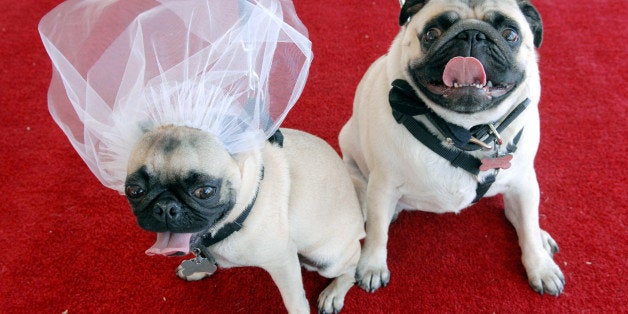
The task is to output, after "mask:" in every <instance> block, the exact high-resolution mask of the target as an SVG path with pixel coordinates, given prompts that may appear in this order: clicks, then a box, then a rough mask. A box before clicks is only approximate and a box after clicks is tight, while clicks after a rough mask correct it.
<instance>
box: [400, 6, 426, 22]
mask: <svg viewBox="0 0 628 314" xmlns="http://www.w3.org/2000/svg"><path fill="white" fill-rule="evenodd" d="M427 1H428V0H399V3H400V4H401V13H399V25H401V26H403V25H404V24H406V22H408V19H410V17H412V16H413V15H414V14H416V13H417V12H419V10H421V8H422V7H423V6H424V5H425V4H426V3H427Z"/></svg>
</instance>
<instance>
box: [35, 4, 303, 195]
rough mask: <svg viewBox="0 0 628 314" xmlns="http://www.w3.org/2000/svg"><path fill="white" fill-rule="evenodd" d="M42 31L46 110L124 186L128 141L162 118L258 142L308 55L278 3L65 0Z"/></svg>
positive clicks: (98, 169)
mask: <svg viewBox="0 0 628 314" xmlns="http://www.w3.org/2000/svg"><path fill="white" fill-rule="evenodd" d="M39 31H40V34H41V37H42V40H43V43H44V46H45V48H46V50H47V52H48V54H49V55H50V58H51V60H52V64H53V77H52V81H51V83H50V89H49V92H48V105H49V110H50V113H51V114H52V116H53V118H54V120H55V121H56V122H57V124H58V125H59V126H60V127H61V129H62V130H63V132H64V133H65V134H66V135H67V137H68V138H69V140H70V142H71V143H72V145H73V147H74V148H75V149H76V151H77V152H78V153H79V154H80V156H81V157H82V158H83V160H84V161H85V162H86V163H87V165H88V166H89V168H90V169H91V171H92V172H93V173H94V174H95V175H96V177H98V179H99V180H100V181H101V182H102V183H103V184H104V185H105V186H107V187H109V188H112V189H115V190H118V191H119V192H122V190H123V185H124V180H125V177H126V164H127V161H128V159H129V155H130V152H131V150H132V148H133V146H134V145H135V144H136V143H137V141H138V140H139V138H140V137H141V135H142V134H143V133H144V132H146V131H148V130H151V129H153V128H155V127H158V126H160V125H166V124H174V125H181V126H189V127H193V128H198V129H201V130H204V131H207V132H210V133H212V134H214V135H215V136H216V137H218V138H219V139H220V140H221V142H222V143H223V144H224V145H225V147H226V148H227V150H228V151H229V152H231V153H239V152H243V151H247V150H251V149H255V148H258V147H260V146H261V145H263V143H264V141H265V140H266V139H267V138H268V137H269V136H271V135H272V134H273V133H274V132H275V131H276V130H277V128H279V125H280V124H281V122H282V121H283V119H284V118H285V116H286V114H287V113H288V111H289V110H290V108H292V106H293V105H294V103H295V102H296V100H297V99H298V97H299V95H300V94H301V91H302V90H303V87H304V85H305V81H306V78H307V75H308V69H309V66H310V63H311V60H312V52H311V43H310V41H309V39H308V37H307V30H306V28H305V27H304V26H303V24H302V23H301V21H300V20H299V19H298V17H297V15H296V13H295V11H294V7H293V5H292V3H291V2H290V1H285V0H70V1H66V2H64V3H62V4H60V5H59V6H58V7H56V8H55V9H53V10H52V11H51V12H50V13H48V14H47V15H46V16H44V17H43V19H42V20H41V22H40V24H39Z"/></svg>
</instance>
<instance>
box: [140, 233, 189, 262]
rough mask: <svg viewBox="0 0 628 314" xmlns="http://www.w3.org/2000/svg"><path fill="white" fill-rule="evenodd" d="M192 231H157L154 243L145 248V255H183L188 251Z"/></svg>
mask: <svg viewBox="0 0 628 314" xmlns="http://www.w3.org/2000/svg"><path fill="white" fill-rule="evenodd" d="M192 235H193V234H192V233H174V232H170V231H166V232H157V240H156V241H155V244H153V246H151V247H150V248H149V249H148V250H146V252H145V253H146V255H149V256H154V255H162V256H183V255H186V254H188V253H189V252H190V239H191V238H192Z"/></svg>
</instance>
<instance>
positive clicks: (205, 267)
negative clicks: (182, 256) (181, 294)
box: [177, 256, 218, 281]
mask: <svg viewBox="0 0 628 314" xmlns="http://www.w3.org/2000/svg"><path fill="white" fill-rule="evenodd" d="M217 268H218V267H217V266H216V264H214V263H212V262H210V261H209V260H208V259H207V258H204V257H201V256H197V257H195V258H193V259H189V260H185V261H183V262H181V265H179V267H177V276H179V278H181V279H183V280H187V281H196V280H201V279H203V278H206V277H209V276H211V275H212V274H213V273H214V272H216V269H217Z"/></svg>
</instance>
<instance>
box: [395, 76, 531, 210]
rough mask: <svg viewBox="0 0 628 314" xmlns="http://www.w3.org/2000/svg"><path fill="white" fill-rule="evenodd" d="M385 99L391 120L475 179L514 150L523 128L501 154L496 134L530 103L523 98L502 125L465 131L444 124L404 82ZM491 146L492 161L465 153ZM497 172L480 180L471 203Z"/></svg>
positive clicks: (478, 196)
mask: <svg viewBox="0 0 628 314" xmlns="http://www.w3.org/2000/svg"><path fill="white" fill-rule="evenodd" d="M388 100H389V102H390V106H391V107H392V114H393V117H394V118H395V120H396V121H397V122H398V123H400V124H402V125H404V126H405V127H406V129H407V130H408V131H409V132H410V134H412V136H414V137H415V138H416V139H417V140H419V141H420V142H421V143H423V145H425V146H426V147H428V148H429V149H431V150H432V151H433V152H434V153H436V154H438V155H439V156H441V157H443V158H445V159H446V160H448V161H449V162H450V163H451V165H452V166H454V167H456V168H461V169H463V170H465V171H467V172H468V173H470V174H471V175H473V176H477V175H478V174H479V173H480V171H484V170H485V168H486V167H491V165H490V161H491V160H496V159H499V158H504V157H505V156H507V155H510V154H512V153H514V152H515V151H516V150H517V143H518V142H519V140H520V139H521V134H522V133H523V128H522V129H521V130H519V132H518V133H517V135H516V136H515V137H514V138H513V139H512V142H511V143H508V144H507V146H506V154H503V155H501V154H500V152H499V146H500V145H501V144H502V139H501V137H500V135H499V134H500V133H502V131H503V130H505V129H506V128H507V127H508V126H509V125H510V124H511V123H512V122H513V121H514V120H515V119H516V118H517V117H518V116H519V115H520V114H521V113H522V112H523V111H524V110H525V109H526V108H527V106H528V105H529V104H530V100H529V99H525V100H524V101H523V102H521V103H520V104H519V105H518V106H517V107H515V109H514V110H512V112H510V113H509V114H508V115H507V116H506V117H505V118H504V119H503V120H502V121H501V122H499V123H490V124H481V125H477V126H474V127H472V128H471V129H466V128H463V127H461V126H459V125H456V124H453V123H449V122H447V121H445V120H444V119H443V118H441V117H440V116H438V115H437V114H436V113H435V112H434V111H432V110H431V109H430V108H428V107H427V105H426V104H425V103H424V102H423V101H422V100H421V99H420V98H419V97H418V96H417V94H416V92H415V91H414V89H413V88H412V86H410V84H408V82H406V81H405V80H400V79H398V80H395V81H393V83H392V88H391V89H390V93H389V94H388ZM415 116H425V117H426V118H427V119H428V120H429V121H430V123H431V124H433V125H434V127H436V129H437V130H438V131H439V132H440V133H441V134H442V136H443V137H444V138H445V140H444V141H443V140H442V139H440V138H439V137H437V136H436V135H435V134H433V133H432V132H430V131H429V129H428V128H427V127H426V126H425V124H424V123H423V122H421V121H418V120H417V119H415V118H414V117H415ZM445 143H446V144H448V145H446V144H445ZM490 144H495V145H496V149H495V154H494V156H492V158H487V159H479V158H477V157H475V156H473V155H471V154H470V153H468V151H476V150H480V149H484V150H492V149H493V146H491V145H490ZM511 157H512V156H509V158H511ZM508 160H510V159H508ZM490 169H494V168H490ZM495 169H499V168H495ZM497 171H498V170H495V172H494V173H493V174H491V175H488V176H486V177H485V179H484V180H483V181H478V186H477V188H476V190H475V192H476V196H475V199H474V200H473V201H472V203H476V202H477V201H479V200H480V199H481V198H482V197H483V196H484V195H485V194H486V192H487V191H488V190H489V189H490V187H491V185H492V184H493V183H494V182H495V177H496V176H497Z"/></svg>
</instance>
